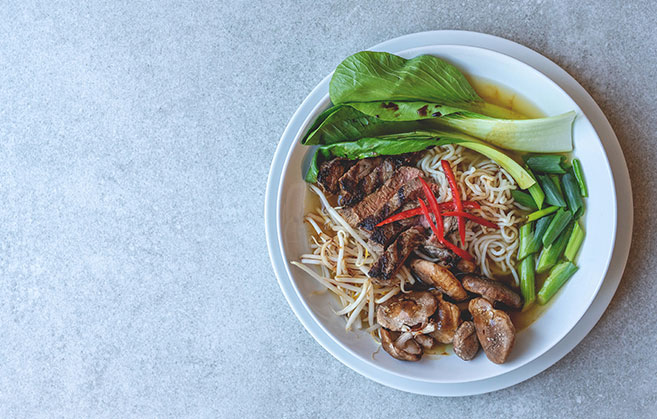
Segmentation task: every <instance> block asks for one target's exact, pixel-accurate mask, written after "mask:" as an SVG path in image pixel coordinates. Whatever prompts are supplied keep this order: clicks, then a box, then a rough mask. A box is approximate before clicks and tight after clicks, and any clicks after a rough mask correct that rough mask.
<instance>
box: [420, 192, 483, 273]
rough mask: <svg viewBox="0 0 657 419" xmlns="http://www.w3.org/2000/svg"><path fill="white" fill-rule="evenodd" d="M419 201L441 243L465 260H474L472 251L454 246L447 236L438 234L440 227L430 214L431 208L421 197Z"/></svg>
mask: <svg viewBox="0 0 657 419" xmlns="http://www.w3.org/2000/svg"><path fill="white" fill-rule="evenodd" d="M418 202H419V203H420V208H421V209H422V214H424V217H425V218H426V219H427V222H428V223H429V226H430V227H431V231H433V234H434V236H436V238H437V239H438V241H439V242H440V243H442V244H443V246H445V247H446V248H448V249H449V250H451V251H452V252H454V253H456V254H457V255H458V256H460V257H461V258H463V259H465V260H470V261H472V260H474V258H473V257H472V255H470V253H468V252H466V251H465V250H463V249H461V248H459V247H457V246H454V245H453V244H452V243H450V242H449V240H447V239H446V238H444V237H439V236H438V234H437V233H438V228H437V227H436V226H435V224H434V223H433V221H432V220H431V215H429V209H428V208H427V206H426V204H425V203H424V201H422V200H421V199H418Z"/></svg>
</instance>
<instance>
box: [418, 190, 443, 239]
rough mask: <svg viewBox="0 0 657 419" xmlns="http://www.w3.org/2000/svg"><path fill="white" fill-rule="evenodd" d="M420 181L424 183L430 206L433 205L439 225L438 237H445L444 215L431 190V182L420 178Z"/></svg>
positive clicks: (434, 214) (437, 225)
mask: <svg viewBox="0 0 657 419" xmlns="http://www.w3.org/2000/svg"><path fill="white" fill-rule="evenodd" d="M420 183H422V189H423V190H424V195H425V196H426V197H427V201H428V202H429V206H430V207H431V212H433V216H434V217H435V219H436V227H438V233H439V234H437V235H436V237H438V238H443V237H444V236H445V229H444V226H443V217H441V216H440V209H439V208H438V201H437V200H436V197H435V195H434V194H433V192H432V191H431V187H429V184H428V183H427V182H425V181H424V179H422V178H420Z"/></svg>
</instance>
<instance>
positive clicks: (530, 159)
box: [525, 154, 566, 174]
mask: <svg viewBox="0 0 657 419" xmlns="http://www.w3.org/2000/svg"><path fill="white" fill-rule="evenodd" d="M563 161H564V156H559V155H554V154H548V155H542V156H527V157H526V158H525V163H527V166H529V167H530V168H531V169H532V170H533V171H534V172H538V173H557V174H564V173H566V171H565V170H564V169H563V166H562V162H563Z"/></svg>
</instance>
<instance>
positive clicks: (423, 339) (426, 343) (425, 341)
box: [414, 334, 434, 349]
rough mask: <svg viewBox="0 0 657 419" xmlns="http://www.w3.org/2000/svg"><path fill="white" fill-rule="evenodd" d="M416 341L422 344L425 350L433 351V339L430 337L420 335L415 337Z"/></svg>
mask: <svg viewBox="0 0 657 419" xmlns="http://www.w3.org/2000/svg"><path fill="white" fill-rule="evenodd" d="M414 339H415V341H416V342H417V343H419V344H420V346H422V347H423V348H424V349H431V347H432V346H433V344H434V341H433V338H432V337H431V336H429V335H422V334H418V335H415V338H414Z"/></svg>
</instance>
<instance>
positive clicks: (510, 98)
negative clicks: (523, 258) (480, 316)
mask: <svg viewBox="0 0 657 419" xmlns="http://www.w3.org/2000/svg"><path fill="white" fill-rule="evenodd" d="M467 79H468V81H469V82H470V84H471V85H472V87H473V88H474V89H475V90H476V92H477V94H479V96H481V98H482V99H484V100H485V101H486V102H489V103H492V104H494V105H498V106H502V107H504V108H507V109H510V110H512V111H514V112H517V113H519V114H521V115H523V116H525V117H526V118H541V117H544V116H545V114H544V113H543V112H542V111H541V110H540V109H539V108H538V107H537V106H536V105H535V104H533V103H532V102H531V101H530V100H529V99H527V98H526V97H524V96H522V95H520V94H518V93H516V92H514V91H513V90H512V89H510V88H508V87H506V86H501V85H498V84H495V83H493V82H491V81H490V80H487V79H485V78H480V77H467ZM504 152H505V153H506V154H507V155H509V156H511V157H513V158H514V159H515V160H517V161H518V162H522V159H521V155H520V154H518V153H514V152H511V151H509V150H505V151H504ZM327 198H328V199H329V202H330V203H331V205H334V206H335V205H337V197H335V196H327ZM320 205H321V202H320V200H319V198H318V197H317V196H316V195H315V194H314V193H312V192H310V191H308V192H307V193H306V199H305V202H304V207H305V213H306V214H307V213H309V212H311V211H314V209H315V208H317V207H319V206H320ZM304 224H306V223H304ZM306 228H307V229H308V230H307V231H308V233H309V234H310V233H311V232H312V231H314V230H312V227H310V226H309V225H308V226H306ZM546 277H547V274H542V275H538V274H537V275H536V292H538V290H539V289H540V287H541V285H542V284H543V282H544V281H545V278H546ZM495 279H497V280H501V281H503V282H506V283H507V284H509V285H511V284H513V278H512V276H511V275H509V274H502V275H499V274H498V275H496V276H495ZM513 288H515V289H516V291H518V292H519V290H518V288H517V287H515V286H514V287H513ZM549 305H550V304H547V305H545V306H542V305H539V304H537V303H534V304H532V305H530V306H529V307H527V308H526V309H525V310H522V311H510V312H509V316H510V317H511V321H512V322H513V325H514V326H515V328H516V331H521V330H523V329H525V328H527V327H529V325H531V324H532V323H533V322H534V321H535V320H536V319H538V318H539V317H540V316H541V314H542V313H543V312H544V311H545V310H546V309H547V307H549ZM425 353H427V354H430V355H449V354H451V353H453V351H452V345H451V344H437V345H435V346H434V347H433V348H431V349H429V350H426V351H425Z"/></svg>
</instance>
